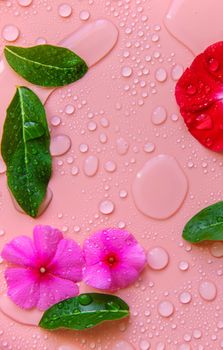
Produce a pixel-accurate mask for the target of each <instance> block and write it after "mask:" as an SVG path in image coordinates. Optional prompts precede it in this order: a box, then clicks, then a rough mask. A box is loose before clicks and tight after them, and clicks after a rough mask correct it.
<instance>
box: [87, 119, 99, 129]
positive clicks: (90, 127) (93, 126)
mask: <svg viewBox="0 0 223 350" xmlns="http://www.w3.org/2000/svg"><path fill="white" fill-rule="evenodd" d="M87 128H88V130H89V131H95V130H96V129H97V124H96V123H95V122H93V121H91V122H90V123H88V126H87Z"/></svg>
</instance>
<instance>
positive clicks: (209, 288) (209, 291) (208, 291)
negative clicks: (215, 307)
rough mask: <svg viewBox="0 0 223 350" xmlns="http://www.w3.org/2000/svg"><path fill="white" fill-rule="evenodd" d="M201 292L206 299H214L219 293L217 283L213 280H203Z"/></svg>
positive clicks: (200, 287)
mask: <svg viewBox="0 0 223 350" xmlns="http://www.w3.org/2000/svg"><path fill="white" fill-rule="evenodd" d="M199 293H200V296H201V297H202V298H203V299H204V300H207V301H212V300H214V299H215V298H216V295H217V288H216V285H215V284H214V283H213V282H211V281H204V282H201V284H200V286H199Z"/></svg>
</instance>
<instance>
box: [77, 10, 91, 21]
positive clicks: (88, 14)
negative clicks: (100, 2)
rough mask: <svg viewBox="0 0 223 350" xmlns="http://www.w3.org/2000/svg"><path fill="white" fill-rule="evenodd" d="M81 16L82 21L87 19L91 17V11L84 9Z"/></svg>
mask: <svg viewBox="0 0 223 350" xmlns="http://www.w3.org/2000/svg"><path fill="white" fill-rule="evenodd" d="M79 18H80V19H81V20H82V21H87V20H88V19H89V18H90V12H88V11H86V10H82V11H81V12H80V14H79Z"/></svg>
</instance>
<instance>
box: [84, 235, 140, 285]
mask: <svg viewBox="0 0 223 350" xmlns="http://www.w3.org/2000/svg"><path fill="white" fill-rule="evenodd" d="M83 252H84V257H85V262H86V265H85V267H84V269H83V279H84V281H85V283H86V284H88V285H90V286H92V287H94V288H98V289H103V290H111V291H115V290H117V289H119V288H125V287H127V286H128V285H130V284H131V283H133V282H135V281H136V280H137V278H138V276H139V274H140V272H141V271H142V270H143V268H144V266H145V262H146V257H145V253H144V250H143V248H142V247H141V246H140V245H139V243H138V242H137V241H136V240H135V238H134V237H133V235H131V234H130V233H129V232H127V231H123V230H119V229H116V228H109V229H105V230H102V231H99V232H96V233H94V234H93V235H92V236H91V237H90V238H88V239H87V240H86V241H85V242H84V248H83Z"/></svg>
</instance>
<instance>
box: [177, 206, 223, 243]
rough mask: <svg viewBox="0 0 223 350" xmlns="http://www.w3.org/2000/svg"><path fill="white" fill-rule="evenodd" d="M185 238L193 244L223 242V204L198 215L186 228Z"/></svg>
mask: <svg viewBox="0 0 223 350" xmlns="http://www.w3.org/2000/svg"><path fill="white" fill-rule="evenodd" d="M183 238H184V239H185V240H186V241H188V242H191V243H199V242H202V241H221V240H223V202H222V201H221V202H218V203H215V204H213V205H210V206H209V207H207V208H205V209H203V210H201V211H200V212H199V213H198V214H196V215H195V216H194V217H193V218H192V219H191V220H190V221H189V222H188V223H187V224H186V226H185V227H184V230H183Z"/></svg>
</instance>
